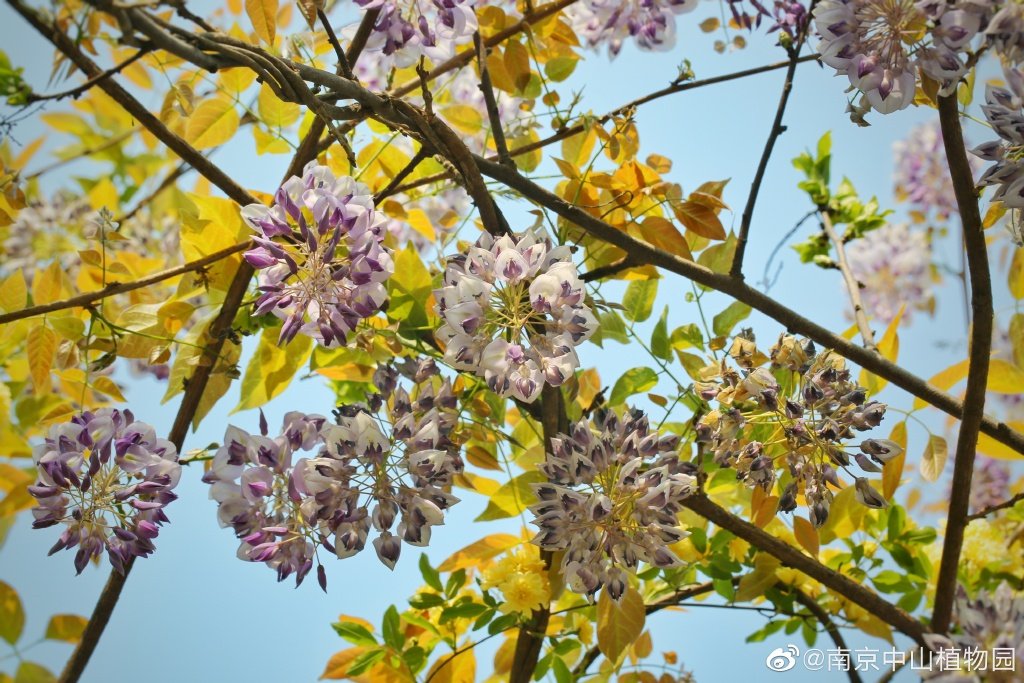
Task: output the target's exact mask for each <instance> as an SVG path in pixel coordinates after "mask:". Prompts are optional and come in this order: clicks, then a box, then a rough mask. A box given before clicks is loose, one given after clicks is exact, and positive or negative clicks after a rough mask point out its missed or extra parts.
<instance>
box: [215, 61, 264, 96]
mask: <svg viewBox="0 0 1024 683" xmlns="http://www.w3.org/2000/svg"><path fill="white" fill-rule="evenodd" d="M217 78H218V79H219V80H220V84H221V86H223V88H224V89H225V90H227V91H228V92H231V93H233V94H235V95H237V94H238V93H240V92H242V91H244V90H246V89H247V88H248V87H249V86H250V85H252V84H253V82H254V81H255V80H256V72H255V71H253V70H252V69H248V68H245V67H241V66H238V67H234V68H232V69H223V70H221V71H219V72H217Z"/></svg>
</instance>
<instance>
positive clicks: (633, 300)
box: [622, 278, 658, 323]
mask: <svg viewBox="0 0 1024 683" xmlns="http://www.w3.org/2000/svg"><path fill="white" fill-rule="evenodd" d="M657 296H658V281H657V280H656V279H653V278H652V279H650V280H633V281H632V282H630V283H629V286H628V287H626V295H625V296H624V297H623V298H622V307H623V308H624V309H625V314H626V317H627V318H629V319H630V320H632V321H633V322H636V323H642V322H643V321H645V320H647V319H648V318H650V317H651V310H652V309H653V308H654V299H655V297H657Z"/></svg>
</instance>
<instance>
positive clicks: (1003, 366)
mask: <svg viewBox="0 0 1024 683" xmlns="http://www.w3.org/2000/svg"><path fill="white" fill-rule="evenodd" d="M988 390H989V391H993V392H995V393H997V394H1020V393H1024V370H1021V369H1020V368H1018V367H1017V366H1016V365H1013V364H1012V363H1007V362H1006V361H1005V360H1000V359H998V358H993V359H992V361H991V364H990V365H989V369H988Z"/></svg>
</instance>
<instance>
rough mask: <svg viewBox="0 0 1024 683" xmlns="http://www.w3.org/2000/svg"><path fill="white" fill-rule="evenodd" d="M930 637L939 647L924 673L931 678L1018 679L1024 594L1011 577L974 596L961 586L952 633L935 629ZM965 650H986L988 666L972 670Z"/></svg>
mask: <svg viewBox="0 0 1024 683" xmlns="http://www.w3.org/2000/svg"><path fill="white" fill-rule="evenodd" d="M925 640H926V641H927V643H928V645H929V647H931V649H932V650H933V651H934V652H936V653H937V657H935V658H934V659H933V661H932V666H931V667H930V671H925V672H924V673H923V674H922V678H924V679H925V680H927V681H931V683H959V682H961V681H976V682H977V683H981V682H982V681H984V683H1015V682H1018V681H1020V675H1021V672H1022V671H1024V596H1022V595H1021V594H1019V593H1015V592H1014V591H1013V589H1012V588H1010V585H1009V584H1008V583H1006V582H1005V581H1004V582H1003V583H1001V584H1000V585H999V587H998V588H996V589H995V590H994V591H991V592H989V591H984V590H982V591H979V592H978V595H977V597H975V598H973V599H971V598H970V597H969V596H968V595H967V592H966V591H965V590H964V587H963V586H957V597H956V602H955V603H954V610H953V632H952V634H951V635H949V636H944V635H939V634H935V633H930V634H928V635H926V636H925ZM954 651H956V652H955V653H954ZM965 651H975V652H977V651H983V652H984V653H985V654H986V657H985V666H984V667H976V668H975V670H973V671H972V670H970V667H968V666H966V663H965V661H964V657H963V653H964V652H965ZM952 657H956V660H955V661H954V660H953V659H951V658H952Z"/></svg>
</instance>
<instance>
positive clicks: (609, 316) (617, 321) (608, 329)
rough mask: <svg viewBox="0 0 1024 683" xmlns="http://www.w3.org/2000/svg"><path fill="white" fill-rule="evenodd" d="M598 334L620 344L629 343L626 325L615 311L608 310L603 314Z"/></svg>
mask: <svg viewBox="0 0 1024 683" xmlns="http://www.w3.org/2000/svg"><path fill="white" fill-rule="evenodd" d="M597 335H600V338H601V339H602V340H603V339H611V340H613V341H617V342H619V343H620V344H628V343H629V333H628V332H626V325H625V323H623V322H622V318H621V317H620V316H619V314H618V313H616V312H615V311H606V312H604V313H602V314H601V324H600V325H598V327H597ZM597 335H595V336H597ZM595 343H596V342H595Z"/></svg>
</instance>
